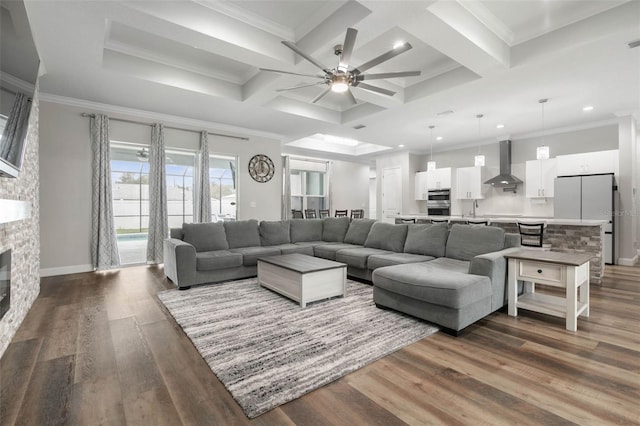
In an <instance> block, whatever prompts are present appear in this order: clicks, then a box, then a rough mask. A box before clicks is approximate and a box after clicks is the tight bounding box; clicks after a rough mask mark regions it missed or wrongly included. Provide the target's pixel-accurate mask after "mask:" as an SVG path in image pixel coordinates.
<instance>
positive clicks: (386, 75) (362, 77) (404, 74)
mask: <svg viewBox="0 0 640 426" xmlns="http://www.w3.org/2000/svg"><path fill="white" fill-rule="evenodd" d="M420 73H421V71H400V72H383V73H379V74H360V75H359V76H357V77H356V80H358V81H363V80H380V79H383V78H397V77H414V76H417V75H420Z"/></svg>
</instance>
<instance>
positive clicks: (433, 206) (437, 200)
mask: <svg viewBox="0 0 640 426" xmlns="http://www.w3.org/2000/svg"><path fill="white" fill-rule="evenodd" d="M427 214H428V215H429V216H451V190H450V189H433V190H429V191H428V192H427Z"/></svg>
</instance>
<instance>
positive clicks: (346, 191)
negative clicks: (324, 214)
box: [331, 160, 369, 216]
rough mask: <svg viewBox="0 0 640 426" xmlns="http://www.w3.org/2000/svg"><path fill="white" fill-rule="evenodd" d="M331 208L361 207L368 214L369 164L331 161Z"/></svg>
mask: <svg viewBox="0 0 640 426" xmlns="http://www.w3.org/2000/svg"><path fill="white" fill-rule="evenodd" d="M331 179H332V183H331V208H332V210H335V209H339V210H344V209H348V210H352V209H363V210H364V214H365V216H368V215H369V166H367V165H365V164H359V163H351V162H348V161H337V160H333V161H332V172H331Z"/></svg>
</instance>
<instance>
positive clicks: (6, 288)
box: [0, 250, 11, 319]
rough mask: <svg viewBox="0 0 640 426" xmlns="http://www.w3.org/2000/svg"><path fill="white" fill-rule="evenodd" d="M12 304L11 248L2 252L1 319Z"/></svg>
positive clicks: (0, 265)
mask: <svg viewBox="0 0 640 426" xmlns="http://www.w3.org/2000/svg"><path fill="white" fill-rule="evenodd" d="M10 306H11V250H7V251H5V252H4V253H1V254H0V319H2V317H3V316H4V314H6V313H7V311H8V310H9V307H10Z"/></svg>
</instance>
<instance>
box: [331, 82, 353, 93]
mask: <svg viewBox="0 0 640 426" xmlns="http://www.w3.org/2000/svg"><path fill="white" fill-rule="evenodd" d="M347 90H349V85H348V84H347V83H345V82H343V81H337V82H335V83H332V84H331V91H332V92H336V93H344V92H346V91H347Z"/></svg>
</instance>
